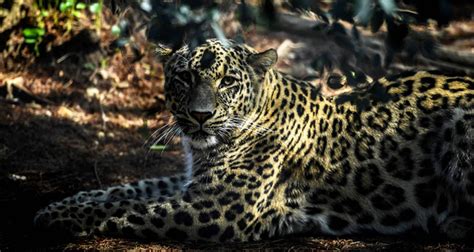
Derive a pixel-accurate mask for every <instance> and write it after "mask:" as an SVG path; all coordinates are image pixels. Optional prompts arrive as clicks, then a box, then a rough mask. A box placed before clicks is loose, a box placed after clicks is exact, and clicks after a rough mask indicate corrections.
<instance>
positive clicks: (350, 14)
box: [140, 0, 452, 67]
mask: <svg viewBox="0 0 474 252" xmlns="http://www.w3.org/2000/svg"><path fill="white" fill-rule="evenodd" d="M248 2H249V1H245V0H241V1H239V2H238V3H237V7H235V8H233V9H232V8H229V6H232V5H235V3H234V2H233V1H204V0H203V1H191V0H189V1H179V4H178V2H176V1H151V0H149V1H147V0H144V1H143V2H142V3H141V5H140V6H141V7H142V10H143V11H144V12H146V13H147V14H148V15H150V16H151V17H152V19H151V20H152V22H151V23H150V25H149V29H148V36H149V38H150V39H151V40H153V41H156V42H160V43H163V44H166V45H169V46H171V47H172V48H174V49H176V48H179V47H180V46H181V45H182V44H183V43H186V44H189V45H190V46H191V47H193V46H196V45H198V44H200V43H202V42H203V41H204V40H205V39H206V38H209V37H217V38H220V39H225V36H224V33H223V32H222V30H221V28H220V27H219V26H218V25H217V23H218V19H219V16H220V15H222V14H224V15H226V12H227V11H229V10H234V11H235V12H236V18H237V19H238V21H239V22H240V24H241V25H242V27H243V28H244V29H245V28H246V27H249V26H253V25H257V26H261V27H264V28H267V29H273V28H274V24H275V22H278V18H277V16H278V12H279V10H281V8H280V7H283V8H286V9H288V10H290V11H293V12H308V11H310V12H312V13H314V14H315V15H316V16H317V17H319V19H320V20H321V24H319V25H318V26H317V27H315V28H314V29H318V30H322V31H324V32H326V33H327V34H329V35H331V36H332V37H333V38H334V39H335V42H336V43H337V44H339V45H340V46H342V47H343V48H347V49H349V50H350V51H352V52H354V54H357V53H358V49H357V48H358V43H359V42H360V33H359V30H358V29H359V28H358V27H364V28H368V29H370V30H371V31H372V32H373V33H377V32H378V31H379V30H380V29H381V27H382V26H383V25H384V24H385V27H386V31H387V32H386V36H385V42H386V47H387V56H386V57H384V62H381V61H382V59H381V58H380V57H375V58H373V59H369V60H372V61H373V63H374V64H379V65H383V66H385V67H386V66H388V65H389V64H390V63H391V61H392V59H393V55H394V54H395V53H397V52H399V51H400V50H402V49H403V48H404V47H405V44H404V41H405V38H406V37H407V35H408V34H409V33H410V25H411V24H414V23H420V22H422V23H423V22H426V21H427V20H428V19H430V18H431V19H434V20H436V21H437V23H438V25H440V26H441V25H446V24H447V23H448V22H449V20H450V17H451V16H452V13H451V12H452V8H451V3H450V1H448V0H425V1H424V0H405V1H401V0H400V1H396V0H333V1H313V0H288V1H283V3H282V4H281V5H277V4H276V2H274V1H271V0H260V1H250V2H251V3H248ZM341 21H345V22H349V23H351V24H353V25H354V27H353V28H352V30H351V31H349V32H348V31H346V29H345V28H344V26H343V25H342V24H341ZM423 45H424V46H426V48H421V50H422V51H424V52H430V51H432V48H430V47H432V46H434V43H424V44H423ZM415 49H420V48H415ZM415 49H414V48H412V50H415ZM323 59H324V57H323ZM318 60H320V59H318ZM321 64H329V65H330V63H329V62H326V63H321V62H315V63H314V64H313V65H315V66H320V65H321Z"/></svg>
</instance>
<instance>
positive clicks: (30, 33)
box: [23, 27, 45, 38]
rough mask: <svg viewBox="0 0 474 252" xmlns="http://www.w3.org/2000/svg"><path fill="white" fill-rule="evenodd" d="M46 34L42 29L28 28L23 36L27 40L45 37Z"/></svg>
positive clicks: (24, 30)
mask: <svg viewBox="0 0 474 252" xmlns="http://www.w3.org/2000/svg"><path fill="white" fill-rule="evenodd" d="M44 33H45V31H44V29H41V28H37V27H35V28H26V29H23V36H24V37H25V38H37V37H41V36H43V35H44Z"/></svg>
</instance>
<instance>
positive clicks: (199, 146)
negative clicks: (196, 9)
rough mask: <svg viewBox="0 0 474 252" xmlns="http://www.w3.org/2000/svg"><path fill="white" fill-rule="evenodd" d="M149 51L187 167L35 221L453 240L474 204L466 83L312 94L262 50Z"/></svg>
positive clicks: (247, 235) (434, 78) (77, 199)
mask: <svg viewBox="0 0 474 252" xmlns="http://www.w3.org/2000/svg"><path fill="white" fill-rule="evenodd" d="M166 52H169V51H166ZM163 59H164V60H165V61H166V64H165V75H166V84H165V90H166V101H167V106H168V107H169V109H170V110H171V112H172V113H173V114H174V116H175V118H176V121H177V123H178V125H179V127H180V130H181V132H182V133H183V138H184V140H185V142H186V143H189V146H187V148H186V149H187V150H188V152H189V153H190V154H191V155H192V157H190V158H189V160H188V161H189V162H188V163H189V164H191V163H192V166H190V167H189V169H188V172H187V174H188V175H187V176H178V177H172V178H160V179H155V180H145V181H140V182H138V183H135V184H128V185H124V186H118V187H112V188H110V189H108V190H105V191H102V190H97V191H92V192H81V193H79V194H77V195H75V196H73V197H70V198H67V199H65V200H63V201H61V202H57V203H53V204H51V205H49V206H48V207H46V208H45V209H43V210H41V211H39V213H38V214H37V216H36V218H35V223H36V224H37V226H39V227H42V228H47V229H56V230H63V231H64V230H66V231H68V232H70V233H72V234H74V235H87V234H91V233H94V234H107V235H109V234H111V235H123V236H126V237H143V238H148V239H177V240H194V241H200V240H206V241H216V242H236V241H251V240H260V239H266V238H268V237H275V236H281V235H286V234H295V233H299V232H310V233H312V234H328V235H344V234H354V233H360V232H364V231H366V230H370V231H372V232H373V231H375V232H378V233H382V234H399V233H402V232H405V231H407V230H409V229H412V228H420V229H421V230H424V231H427V232H428V231H431V230H439V231H441V232H446V233H447V234H448V235H449V236H450V237H454V238H460V237H463V236H465V235H466V230H468V229H469V228H467V229H462V228H461V229H459V228H456V227H457V226H459V225H454V224H456V222H457V221H458V220H460V219H462V218H460V217H459V216H461V212H462V210H463V209H462V207H460V206H461V205H463V204H464V205H466V204H467V205H471V206H472V204H473V203H474V168H473V163H474V162H473V156H474V155H473V140H474V131H473V130H474V119H473V118H474V110H473V102H474V101H473V99H474V91H473V90H474V80H473V79H472V78H469V77H454V76H447V75H443V74H438V73H432V72H417V73H403V74H401V75H399V76H392V77H386V78H383V79H380V80H378V81H375V82H374V83H373V84H372V86H371V87H370V88H369V89H368V90H366V91H365V92H360V93H359V92H352V93H347V94H342V95H339V96H335V97H325V96H323V95H321V93H320V90H319V88H318V85H315V84H314V83H309V82H305V81H300V80H297V79H294V78H292V77H291V76H288V75H285V74H282V73H279V72H278V71H276V70H274V69H272V65H273V64H274V63H275V61H276V53H275V51H274V50H269V51H266V52H263V53H257V52H256V51H255V50H253V49H252V48H250V47H248V46H245V45H238V44H234V43H232V42H227V43H223V42H220V41H217V40H210V41H208V42H207V43H206V44H203V45H201V46H200V47H197V48H195V49H193V50H191V49H189V48H187V47H184V48H182V49H180V50H178V51H176V52H174V53H171V54H169V55H163ZM468 223H471V224H472V220H470V222H469V221H468ZM471 228H472V226H471Z"/></svg>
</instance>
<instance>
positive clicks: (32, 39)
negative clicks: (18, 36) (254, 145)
mask: <svg viewBox="0 0 474 252" xmlns="http://www.w3.org/2000/svg"><path fill="white" fill-rule="evenodd" d="M37 41H38V40H37V39H35V38H27V39H25V43H27V44H35V43H36V42H37Z"/></svg>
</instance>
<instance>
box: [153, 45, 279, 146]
mask: <svg viewBox="0 0 474 252" xmlns="http://www.w3.org/2000/svg"><path fill="white" fill-rule="evenodd" d="M159 52H160V57H161V59H162V61H163V62H165V97H166V106H167V108H168V109H169V110H170V111H171V112H172V114H173V115H174V117H175V119H176V122H177V125H178V127H179V129H180V130H181V132H182V133H183V135H184V136H185V137H187V138H188V139H189V141H190V143H191V146H193V147H194V148H196V149H206V148H210V147H212V146H215V145H218V144H220V143H225V142H228V141H230V140H231V138H232V136H233V135H234V133H235V131H236V129H238V128H239V126H241V125H242V124H243V123H244V122H245V118H247V116H248V115H249V114H250V113H251V112H252V111H253V110H254V109H255V106H256V104H257V103H258V100H259V98H260V94H261V90H262V85H263V81H264V77H265V74H266V72H267V71H268V70H269V69H270V68H271V67H272V66H273V65H274V64H275V62H276V61H277V54H276V51H275V50H273V49H270V50H267V51H265V52H262V53H257V52H256V51H255V50H254V49H252V48H250V47H248V46H246V45H240V44H237V43H235V42H232V41H219V40H215V39H213V40H207V41H206V43H204V44H202V45H200V46H198V47H196V48H194V49H190V48H189V47H188V46H184V47H182V48H180V49H179V50H177V51H175V52H173V51H172V50H169V49H163V48H162V49H161V50H160V51H159Z"/></svg>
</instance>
